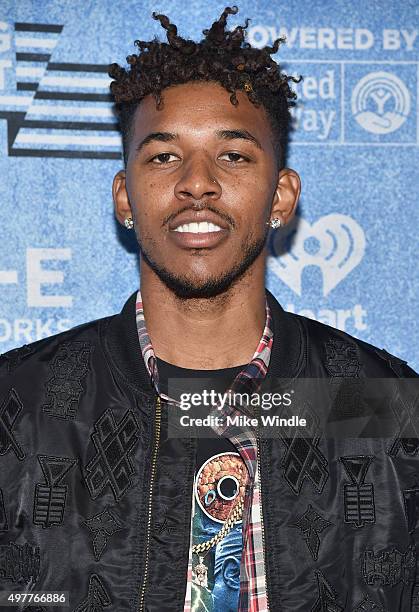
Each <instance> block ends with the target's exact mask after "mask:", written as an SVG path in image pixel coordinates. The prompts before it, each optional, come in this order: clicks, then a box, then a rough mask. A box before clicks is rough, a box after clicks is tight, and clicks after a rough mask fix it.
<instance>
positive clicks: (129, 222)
mask: <svg viewBox="0 0 419 612" xmlns="http://www.w3.org/2000/svg"><path fill="white" fill-rule="evenodd" d="M124 225H125V227H126V228H127V229H132V228H133V227H134V221H133V220H132V217H127V218H126V219H125V221H124Z"/></svg>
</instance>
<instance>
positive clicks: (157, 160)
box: [150, 153, 179, 165]
mask: <svg viewBox="0 0 419 612" xmlns="http://www.w3.org/2000/svg"><path fill="white" fill-rule="evenodd" d="M170 158H173V159H170ZM177 159H179V158H178V157H177V155H173V153H159V154H158V155H155V156H154V157H152V158H151V159H150V162H152V163H153V164H157V165H163V164H168V163H170V162H172V161H176V160H177Z"/></svg>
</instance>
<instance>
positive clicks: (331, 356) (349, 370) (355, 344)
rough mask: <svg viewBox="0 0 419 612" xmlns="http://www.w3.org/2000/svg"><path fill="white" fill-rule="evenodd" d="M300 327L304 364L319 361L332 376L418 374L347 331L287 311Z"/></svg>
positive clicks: (392, 356) (412, 375)
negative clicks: (302, 331) (303, 342)
mask: <svg viewBox="0 0 419 612" xmlns="http://www.w3.org/2000/svg"><path fill="white" fill-rule="evenodd" d="M288 316H289V317H291V318H292V319H294V320H295V321H298V322H299V324H300V325H301V327H302V328H303V330H304V335H305V341H306V348H307V362H308V363H307V365H308V366H310V365H313V362H319V361H320V362H322V363H323V365H324V367H325V369H326V371H327V375H329V376H336V377H348V376H354V377H357V376H359V375H361V376H367V377H368V376H370V377H373V378H393V377H398V378H411V377H417V376H418V374H417V373H416V372H415V371H414V370H413V369H412V368H411V367H410V366H409V365H408V364H407V362H406V361H405V360H403V359H400V358H399V357H396V356H395V355H392V354H391V353H389V352H388V351H386V350H385V349H384V348H378V347H377V346H374V345H372V344H369V343H368V342H365V341H363V340H360V339H359V338H355V337H354V336H351V335H350V334H348V333H346V332H344V331H341V330H339V329H335V328H333V327H330V326H329V325H326V324H324V323H320V322H319V321H315V320H313V319H309V318H307V317H303V316H301V315H297V314H293V313H288Z"/></svg>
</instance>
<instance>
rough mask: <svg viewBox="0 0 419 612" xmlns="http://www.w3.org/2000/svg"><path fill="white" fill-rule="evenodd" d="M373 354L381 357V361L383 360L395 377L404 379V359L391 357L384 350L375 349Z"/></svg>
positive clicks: (405, 363) (405, 362)
mask: <svg viewBox="0 0 419 612" xmlns="http://www.w3.org/2000/svg"><path fill="white" fill-rule="evenodd" d="M375 352H376V353H377V355H378V356H379V357H381V359H384V361H386V362H387V363H388V365H389V366H390V368H391V369H392V370H393V372H394V373H395V374H397V376H399V377H400V378H403V377H404V375H405V372H404V368H405V366H406V365H407V361H404V359H400V357H396V356H395V355H391V354H390V353H389V352H388V351H386V350H385V349H379V348H376V349H375Z"/></svg>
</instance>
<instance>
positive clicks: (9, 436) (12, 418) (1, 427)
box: [0, 389, 26, 461]
mask: <svg viewBox="0 0 419 612" xmlns="http://www.w3.org/2000/svg"><path fill="white" fill-rule="evenodd" d="M22 409H23V404H22V402H21V400H20V398H19V396H18V394H17V392H16V391H15V389H10V391H9V393H8V395H7V397H6V398H5V399H4V400H3V403H2V405H1V407H0V455H5V454H6V453H8V452H9V450H13V452H14V453H15V455H16V457H17V458H18V459H19V461H22V460H23V459H24V458H25V457H26V453H25V452H24V450H23V449H22V447H21V446H20V444H19V443H18V441H17V440H16V438H15V436H14V435H13V427H14V425H15V422H16V419H17V417H18V415H19V413H20V412H21V410H22Z"/></svg>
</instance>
